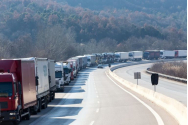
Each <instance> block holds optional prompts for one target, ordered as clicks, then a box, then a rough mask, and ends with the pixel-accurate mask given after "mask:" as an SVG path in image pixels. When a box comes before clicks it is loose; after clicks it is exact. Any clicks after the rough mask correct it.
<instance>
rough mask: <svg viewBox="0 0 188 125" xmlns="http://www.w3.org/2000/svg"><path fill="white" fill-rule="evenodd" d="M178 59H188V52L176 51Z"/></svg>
mask: <svg viewBox="0 0 188 125" xmlns="http://www.w3.org/2000/svg"><path fill="white" fill-rule="evenodd" d="M174 51H175V57H176V58H186V57H187V50H174Z"/></svg>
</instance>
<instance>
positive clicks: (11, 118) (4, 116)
mask: <svg viewBox="0 0 188 125" xmlns="http://www.w3.org/2000/svg"><path fill="white" fill-rule="evenodd" d="M11 114H12V115H11ZM16 119H17V112H15V111H3V112H1V115H0V122H3V121H16Z"/></svg>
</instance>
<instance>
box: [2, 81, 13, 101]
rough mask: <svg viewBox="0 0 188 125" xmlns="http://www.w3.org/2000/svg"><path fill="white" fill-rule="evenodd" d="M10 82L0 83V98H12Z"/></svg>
mask: <svg viewBox="0 0 188 125" xmlns="http://www.w3.org/2000/svg"><path fill="white" fill-rule="evenodd" d="M12 93H13V90H12V82H0V97H8V96H12Z"/></svg>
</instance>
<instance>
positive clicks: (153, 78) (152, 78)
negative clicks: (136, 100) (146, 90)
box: [151, 74, 159, 92]
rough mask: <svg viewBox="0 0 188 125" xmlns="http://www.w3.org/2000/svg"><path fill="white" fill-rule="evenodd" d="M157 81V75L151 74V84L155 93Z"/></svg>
mask: <svg viewBox="0 0 188 125" xmlns="http://www.w3.org/2000/svg"><path fill="white" fill-rule="evenodd" d="M158 81H159V75H158V74H152V75H151V83H152V85H154V91H155V92H156V85H158Z"/></svg>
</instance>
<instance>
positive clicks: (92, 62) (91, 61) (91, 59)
mask: <svg viewBox="0 0 188 125" xmlns="http://www.w3.org/2000/svg"><path fill="white" fill-rule="evenodd" d="M84 56H86V57H87V66H88V67H91V66H94V65H95V63H96V62H95V61H96V56H95V55H84Z"/></svg>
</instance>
